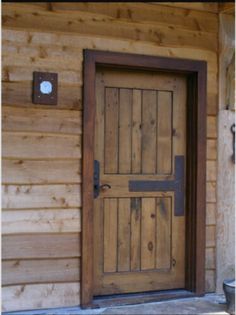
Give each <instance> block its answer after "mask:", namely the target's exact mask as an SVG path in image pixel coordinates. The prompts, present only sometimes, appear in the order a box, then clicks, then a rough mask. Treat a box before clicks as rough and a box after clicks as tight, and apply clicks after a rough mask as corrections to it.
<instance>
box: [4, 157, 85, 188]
mask: <svg viewBox="0 0 236 315" xmlns="http://www.w3.org/2000/svg"><path fill="white" fill-rule="evenodd" d="M2 183H3V184H14V185H16V184H77V183H81V160H76V159H75V160H69V159H66V160H55V159H49V160H25V159H3V160H2Z"/></svg>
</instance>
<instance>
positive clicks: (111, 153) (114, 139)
mask: <svg viewBox="0 0 236 315" xmlns="http://www.w3.org/2000/svg"><path fill="white" fill-rule="evenodd" d="M118 104H119V90H118V89H117V88H106V101H105V108H106V111H105V129H104V132H105V139H104V143H105V172H106V173H111V174H112V173H116V172H117V171H118V146H119V144H118V110H119V107H118V106H119V105H118Z"/></svg>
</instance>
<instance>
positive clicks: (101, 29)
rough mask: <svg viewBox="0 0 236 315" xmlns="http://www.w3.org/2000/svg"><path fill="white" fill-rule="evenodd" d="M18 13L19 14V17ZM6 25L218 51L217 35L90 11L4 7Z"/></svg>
mask: <svg viewBox="0 0 236 315" xmlns="http://www.w3.org/2000/svg"><path fill="white" fill-rule="evenodd" d="M16 12H17V15H15V14H16ZM3 13H4V14H3V26H5V27H12V26H14V27H18V28H23V29H25V28H29V29H38V23H39V22H41V24H40V25H41V27H40V28H41V30H48V29H50V28H52V29H54V31H62V32H63V31H64V30H65V29H66V30H67V31H69V32H77V30H78V28H79V30H80V33H81V34H90V35H104V34H106V35H107V36H110V37H113V38H126V39H130V40H148V41H151V42H157V43H158V44H160V45H165V46H176V45H178V44H179V41H180V40H181V44H182V45H183V46H188V47H189V46H190V47H201V48H204V49H206V50H207V49H208V50H213V51H214V50H216V48H217V45H216V35H215V34H214V33H206V32H201V31H188V32H183V31H182V29H178V28H177V27H175V28H174V32H173V28H172V29H170V28H169V27H168V25H164V26H163V25H161V24H159V25H158V27H157V26H156V25H151V26H150V25H146V24H144V23H143V24H141V23H135V22H133V23H132V24H131V23H128V22H126V21H122V23H119V22H118V23H117V20H112V21H111V19H106V18H104V17H102V18H100V19H99V17H98V16H97V18H96V19H95V21H94V17H93V16H91V15H90V14H87V13H86V12H80V11H75V12H73V14H71V13H66V12H63V13H61V12H57V14H56V15H55V14H54V13H53V12H50V11H44V10H40V9H38V10H37V12H36V14H35V9H34V8H31V7H30V6H27V7H24V8H23V7H21V6H20V5H17V4H15V5H14V7H11V6H7V5H4V6H3ZM130 24H131V25H130Z"/></svg>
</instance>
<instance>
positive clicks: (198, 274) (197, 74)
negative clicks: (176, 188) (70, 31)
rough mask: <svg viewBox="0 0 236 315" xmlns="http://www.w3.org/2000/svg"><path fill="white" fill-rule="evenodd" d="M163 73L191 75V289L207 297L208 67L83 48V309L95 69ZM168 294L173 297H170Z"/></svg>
mask: <svg viewBox="0 0 236 315" xmlns="http://www.w3.org/2000/svg"><path fill="white" fill-rule="evenodd" d="M97 66H105V67H112V68H123V69H138V70H149V71H162V72H163V71H164V72H173V73H182V74H186V76H187V170H186V187H187V191H186V204H187V208H188V209H189V210H190V211H188V213H187V214H186V222H187V224H186V227H187V229H186V242H187V243H186V287H185V290H188V291H190V292H192V293H193V294H194V295H198V296H199V295H203V294H204V293H205V207H206V77H207V63H206V62H205V61H199V60H189V59H177V58H166V57H155V56H144V55H136V54H126V53H115V52H104V51H97V50H87V49H85V50H84V87H83V152H82V178H83V181H82V251H81V255H82V256H81V305H82V306H83V307H91V306H92V305H93V200H94V197H93V165H94V128H95V106H96V91H95V78H96V67H97ZM166 296H168V294H167V295H166Z"/></svg>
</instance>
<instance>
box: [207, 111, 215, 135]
mask: <svg viewBox="0 0 236 315" xmlns="http://www.w3.org/2000/svg"><path fill="white" fill-rule="evenodd" d="M207 138H213V139H214V138H217V118H216V117H214V116H208V117H207Z"/></svg>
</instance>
